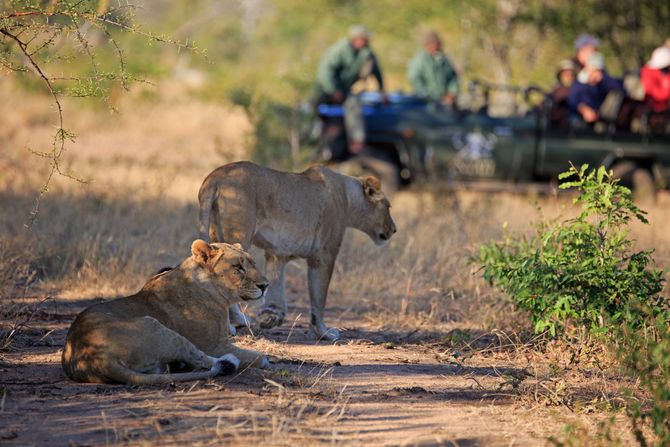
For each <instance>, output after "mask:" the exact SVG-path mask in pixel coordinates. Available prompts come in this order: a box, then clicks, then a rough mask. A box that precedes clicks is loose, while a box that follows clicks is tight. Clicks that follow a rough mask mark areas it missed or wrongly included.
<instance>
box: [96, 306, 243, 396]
mask: <svg viewBox="0 0 670 447" xmlns="http://www.w3.org/2000/svg"><path fill="white" fill-rule="evenodd" d="M132 323H133V326H134V327H133V329H134V332H135V331H137V332H139V333H140V334H141V335H142V337H141V338H140V339H139V340H138V339H137V338H135V340H136V343H134V344H133V343H128V344H126V346H125V347H126V348H127V351H126V352H125V353H120V352H119V353H118V354H119V355H115V356H113V357H114V358H110V359H109V362H108V368H109V371H107V374H106V375H107V377H108V378H109V379H111V381H114V382H120V383H128V384H135V385H146V384H160V383H171V382H180V381H188V380H201V379H208V378H211V377H214V376H217V375H220V374H231V373H233V372H235V371H236V370H237V369H238V368H239V366H240V360H239V359H238V358H237V357H235V356H234V355H232V354H227V355H224V356H221V357H212V356H209V355H207V354H205V353H204V352H202V351H201V350H200V349H198V348H197V347H196V346H195V345H194V344H193V343H191V341H189V340H188V339H187V338H186V337H184V336H183V335H181V334H179V333H178V332H175V331H173V330H172V329H169V328H167V327H166V326H164V325H163V324H161V323H160V322H159V321H158V320H156V319H155V318H152V317H148V316H147V317H141V318H137V319H135V320H134V321H133V322H132ZM123 354H125V355H123ZM177 362H180V363H184V364H186V365H188V367H189V368H191V369H193V372H186V373H175V374H169V373H167V374H166V373H162V371H165V370H166V368H167V365H168V364H170V363H177ZM144 372H150V373H149V374H146V373H144Z"/></svg>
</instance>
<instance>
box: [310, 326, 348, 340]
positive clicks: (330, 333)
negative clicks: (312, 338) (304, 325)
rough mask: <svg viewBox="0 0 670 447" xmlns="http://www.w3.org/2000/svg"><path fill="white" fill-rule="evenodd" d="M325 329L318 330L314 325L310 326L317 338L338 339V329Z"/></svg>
mask: <svg viewBox="0 0 670 447" xmlns="http://www.w3.org/2000/svg"><path fill="white" fill-rule="evenodd" d="M324 329H325V330H318V329H317V328H315V327H314V326H312V331H313V333H314V334H315V335H316V338H318V339H319V340H327V341H337V340H339V339H340V337H341V336H340V331H338V330H337V329H335V328H334V327H330V328H328V327H325V328H324Z"/></svg>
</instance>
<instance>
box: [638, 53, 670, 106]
mask: <svg viewBox="0 0 670 447" xmlns="http://www.w3.org/2000/svg"><path fill="white" fill-rule="evenodd" d="M640 80H641V81H642V85H643V86H644V100H645V103H647V104H648V105H649V106H650V107H651V109H652V110H653V111H654V112H665V111H667V110H669V109H670V48H668V47H666V46H662V47H658V48H656V49H655V50H654V51H653V53H651V59H649V61H648V62H647V63H646V64H645V65H644V66H643V67H642V69H641V70H640Z"/></svg>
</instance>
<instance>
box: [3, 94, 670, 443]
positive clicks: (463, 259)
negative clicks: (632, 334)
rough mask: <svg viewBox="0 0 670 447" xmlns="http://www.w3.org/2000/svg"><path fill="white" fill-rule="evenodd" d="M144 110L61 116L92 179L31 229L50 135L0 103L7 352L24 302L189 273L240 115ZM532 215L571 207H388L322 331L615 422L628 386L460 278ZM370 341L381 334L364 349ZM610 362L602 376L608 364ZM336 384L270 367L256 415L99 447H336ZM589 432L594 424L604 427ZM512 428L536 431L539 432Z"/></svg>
mask: <svg viewBox="0 0 670 447" xmlns="http://www.w3.org/2000/svg"><path fill="white" fill-rule="evenodd" d="M2 88H4V89H5V90H4V91H3V92H2V93H3V94H5V95H6V96H7V97H9V98H16V96H13V95H15V93H13V92H11V91H9V90H7V87H6V85H5V86H4V87H2ZM143 96H146V95H144V94H143V93H141V92H139V93H137V94H133V95H130V96H129V97H128V99H126V100H124V101H127V102H124V103H122V104H120V106H121V112H122V113H121V115H110V114H109V113H108V111H106V109H104V107H100V106H95V107H75V105H74V104H69V105H70V107H68V108H66V113H67V116H68V118H69V119H70V122H71V123H72V126H71V127H72V128H73V130H74V131H75V133H78V134H80V135H81V137H79V138H78V140H77V141H76V143H74V144H72V145H71V147H70V150H69V152H68V154H67V166H68V167H69V168H70V169H72V170H73V171H74V172H75V173H76V174H77V175H78V176H81V177H85V178H90V179H91V180H92V181H91V182H90V183H88V184H83V185H82V184H79V183H76V182H73V181H71V180H67V179H63V178H58V179H56V181H55V182H54V183H53V184H52V185H51V190H50V192H49V193H48V194H47V196H46V198H45V200H44V202H43V203H42V205H41V211H40V214H39V217H38V219H37V221H36V223H35V224H34V226H33V227H32V228H31V229H29V230H28V229H26V228H25V227H24V223H25V222H26V221H27V219H28V216H29V212H30V210H31V207H32V205H33V200H34V198H35V196H36V193H37V190H38V188H39V187H40V184H41V182H42V181H43V180H44V175H43V173H44V171H45V170H46V166H45V164H44V161H43V160H40V159H39V158H37V157H34V156H32V155H30V154H29V152H28V151H27V150H26V149H25V147H26V145H30V146H31V147H34V148H35V149H39V148H42V147H43V145H44V144H47V145H48V142H49V141H50V138H51V135H50V132H51V131H52V130H53V127H52V125H51V116H50V114H49V113H46V112H45V110H48V102H47V100H46V99H44V98H35V97H32V96H29V97H28V99H27V100H26V101H21V102H18V101H12V100H9V101H4V102H3V104H2V105H0V113H2V114H3V116H6V117H8V119H7V120H3V121H2V122H1V123H0V172H1V173H2V174H0V210H2V212H0V229H1V232H0V253H1V254H2V258H1V259H0V305H2V306H3V313H4V314H3V318H2V322H3V325H4V327H3V328H0V329H2V330H4V332H0V343H5V344H6V345H9V344H10V343H9V342H11V339H9V338H8V334H9V333H10V331H11V329H12V328H23V327H26V326H29V325H30V315H32V313H34V312H35V311H36V308H35V307H34V304H30V305H29V304H27V303H30V302H31V301H24V300H23V298H24V297H31V296H38V297H44V296H51V295H54V296H57V297H58V299H59V300H65V301H67V300H69V299H75V298H82V297H86V298H92V297H96V296H97V297H113V296H118V295H123V294H128V293H130V292H133V291H135V290H137V289H138V288H139V287H141V285H142V284H143V283H144V282H145V280H146V278H147V277H148V275H150V274H151V273H153V272H154V271H156V270H158V269H159V268H161V267H163V266H166V265H174V264H175V263H176V262H178V261H179V260H181V259H183V258H184V257H185V256H186V255H187V254H188V248H189V246H190V242H191V241H192V240H193V239H194V238H195V237H196V235H197V222H196V220H197V213H196V209H197V208H196V201H197V191H198V188H199V186H200V182H201V181H202V179H203V178H204V177H205V175H207V174H208V173H209V172H210V171H211V170H212V169H214V168H215V167H217V166H219V165H221V164H223V163H225V162H228V161H231V160H233V159H239V158H245V157H244V152H243V147H244V144H245V142H247V141H248V134H247V131H248V124H247V123H246V121H245V119H244V117H243V116H242V115H241V114H240V112H239V111H236V110H233V109H230V108H227V107H223V106H217V105H212V104H205V103H199V102H194V101H193V100H187V99H183V98H182V97H180V96H178V95H176V96H174V97H172V98H170V97H168V98H161V99H158V98H155V97H153V96H152V97H151V98H149V99H143ZM9 104H11V107H10V106H9ZM45 107H46V109H45ZM669 202H670V200H669V199H668V197H667V196H663V197H661V199H660V201H659V204H658V205H657V206H656V207H654V208H653V209H651V210H650V216H649V217H650V221H651V222H652V224H651V226H648V227H647V226H641V225H640V226H636V227H635V228H634V230H633V234H634V237H635V238H636V240H637V241H638V244H639V246H640V247H641V248H655V249H656V250H657V251H656V256H655V258H656V259H657V261H658V263H659V265H660V266H661V267H666V268H667V267H670V232H669V231H667V229H668V228H667V225H668V224H667V222H670V208H669V207H668V206H667V205H668V203H669ZM538 203H539V204H540V205H541V206H542V208H543V210H544V211H545V212H546V213H548V214H550V215H557V214H559V213H561V212H562V211H563V210H564V209H565V208H566V207H569V205H570V200H569V198H566V197H558V198H557V197H526V196H519V195H511V194H477V193H457V194H450V195H445V194H444V193H433V192H431V191H423V192H416V191H414V192H409V193H399V194H397V196H396V197H394V199H393V209H392V213H393V215H394V217H395V219H396V221H397V224H398V229H399V231H398V234H397V235H396V236H395V237H394V239H393V241H392V242H391V244H390V245H389V246H388V247H385V248H378V247H375V246H373V245H372V244H370V243H369V242H368V241H367V240H366V237H365V236H364V235H362V234H358V233H355V232H351V234H349V235H348V236H347V238H346V240H345V243H344V245H343V247H342V251H341V253H340V257H339V260H338V264H337V268H336V271H335V274H334V278H333V282H332V285H331V292H330V295H329V309H331V311H330V312H329V315H330V316H329V319H330V323H331V324H334V325H338V326H346V325H347V323H348V322H349V321H351V320H352V319H354V318H353V317H355V319H357V320H356V321H361V322H362V323H361V324H362V325H363V326H364V327H365V330H359V329H356V328H352V329H353V330H352V333H353V334H354V337H353V340H350V341H349V345H347V346H348V347H349V348H356V347H359V346H360V348H361V349H364V348H365V347H366V346H368V345H367V344H368V343H369V344H370V346H377V345H382V346H384V348H386V349H388V351H389V352H395V353H401V354H402V353H404V352H405V351H404V350H403V349H404V348H403V346H409V348H407V349H408V350H412V351H413V352H422V353H425V354H426V355H427V356H429V357H432V358H434V359H436V361H437V362H438V363H440V364H443V365H447V366H449V365H460V366H455V367H456V368H463V371H466V370H467V369H468V368H488V366H487V365H489V364H490V363H491V362H502V363H503V364H509V365H516V366H518V368H520V370H522V371H525V372H524V373H522V374H520V375H519V374H518V373H514V374H511V373H508V372H505V371H502V372H498V371H497V370H495V369H494V370H491V372H490V374H489V375H487V376H486V377H487V379H486V380H488V382H487V381H486V380H484V381H482V380H483V379H482V378H481V377H478V376H476V375H472V376H468V375H467V374H465V383H467V384H469V386H471V387H472V389H473V390H474V391H473V392H477V391H480V390H479V388H481V389H482V390H485V391H486V393H500V394H501V396H502V395H504V396H506V398H512V399H515V400H516V402H519V404H520V405H522V406H526V407H528V408H531V409H532V408H545V407H558V408H563V407H565V408H569V409H570V411H571V412H575V413H579V414H584V415H586V414H599V415H601V414H603V412H610V411H614V410H615V409H616V408H619V407H620V392H619V388H620V386H621V385H622V383H624V382H625V381H624V382H622V380H623V379H621V378H620V377H619V376H613V375H612V374H614V373H612V370H611V369H608V368H605V369H604V370H603V372H601V373H594V372H593V371H598V370H599V369H598V368H601V367H602V365H596V366H593V365H592V364H589V363H588V362H587V361H586V359H591V360H593V358H596V357H597V358H601V357H599V355H600V354H598V356H595V355H593V352H588V353H587V354H584V353H582V354H579V355H581V356H582V357H583V359H582V360H581V365H583V366H584V368H585V369H584V371H586V372H584V371H582V370H575V369H574V363H575V361H574V352H572V353H571V352H569V351H568V350H567V349H566V347H565V346H558V345H552V344H549V345H544V346H545V347H544V348H542V349H538V347H537V346H538V344H537V343H535V340H533V339H532V338H531V337H530V336H529V333H528V331H527V328H528V326H527V323H526V320H525V318H524V316H523V315H519V314H518V313H516V312H515V311H514V310H513V308H512V306H511V304H510V303H509V301H508V300H506V299H504V298H503V297H502V296H500V295H499V294H498V293H496V292H494V291H492V290H491V289H489V288H488V287H487V286H486V285H485V284H483V283H482V281H481V280H479V278H478V275H477V274H476V268H475V267H473V266H471V265H469V264H468V261H467V259H468V255H469V254H470V253H472V251H473V250H475V249H476V247H477V246H478V244H480V243H481V242H484V241H488V240H490V239H492V238H498V237H500V236H501V235H502V225H503V223H505V222H506V223H507V228H508V231H512V232H517V231H527V230H528V228H529V226H530V225H531V222H532V220H535V219H536V218H537V214H536V212H535V210H536V206H537V204H538ZM288 289H289V293H290V294H292V295H296V294H297V295H299V299H298V301H297V302H294V303H292V304H293V305H295V306H297V307H299V308H300V307H301V306H302V307H305V306H306V304H307V298H306V296H305V293H304V291H305V289H306V285H305V265H304V263H302V262H293V263H291V265H290V268H289V279H288ZM39 299H40V298H38V302H39ZM11 303H14V304H11ZM32 303H34V301H32ZM12 306H13V307H12ZM30 306H33V307H30ZM292 323H293V324H292ZM305 323H306V318H305V316H304V315H303V316H302V317H301V318H296V321H294V322H288V323H287V324H285V326H287V327H288V329H287V334H285V335H283V336H282V337H283V340H284V341H286V340H288V339H289V338H291V337H293V335H292V332H293V331H294V327H295V332H296V333H297V332H299V331H302V330H303V329H301V328H304V327H305ZM357 330H359V333H358V334H357V332H356V331H357ZM377 334H384V335H383V337H382V338H375V337H377V336H378V335H377ZM357 335H358V336H357ZM43 337H46V335H44V336H43ZM3 340H5V341H3ZM250 343H252V344H255V345H256V346H255V347H256V348H257V349H261V350H263V351H265V352H268V353H269V354H271V355H274V356H276V357H278V358H284V359H290V357H291V356H290V352H289V351H290V350H289V349H288V348H287V344H284V343H277V342H272V341H268V340H264V339H262V338H261V339H255V338H252V339H251V341H250ZM4 347H5V348H7V346H4ZM401 348H402V349H401ZM408 355H409V354H408ZM605 357H606V356H605ZM605 357H603V360H602V361H603V362H605V363H607V361H606V358H605ZM408 358H410V360H408V361H409V362H410V363H411V361H412V360H411V357H408ZM295 360H296V361H297V360H299V359H295ZM604 371H607V373H606V372H604ZM331 376H332V367H331V366H328V365H325V366H324V365H323V364H320V363H316V366H315V364H304V365H302V364H299V365H298V366H297V367H295V368H292V369H279V370H278V371H275V372H274V373H272V374H270V375H266V376H263V377H261V378H260V379H259V380H260V382H259V383H261V386H262V387H263V388H264V389H265V390H267V391H266V392H265V394H266V396H265V398H264V399H263V400H260V401H258V402H255V403H251V404H248V405H245V406H244V407H235V408H233V407H229V406H226V407H222V408H220V409H215V410H212V411H211V412H210V413H208V414H207V415H206V416H207V419H206V421H207V422H206V423H203V425H202V426H199V427H196V428H197V429H198V430H200V432H198V434H196V431H197V430H195V429H194V430H193V431H192V432H191V431H188V430H187V432H184V431H182V432H180V433H181V434H180V435H179V436H177V435H176V434H174V433H173V434H170V430H168V428H169V427H167V428H166V427H164V426H162V425H161V423H159V422H152V424H154V425H152V427H153V428H148V429H142V430H144V431H142V430H140V431H139V432H138V433H139V434H133V432H132V430H131V429H128V428H127V427H128V426H127V425H126V426H122V425H114V422H113V421H112V420H111V419H109V420H108V422H107V426H106V427H107V428H105V436H107V437H108V438H109V441H110V442H122V443H123V442H139V443H141V442H144V440H147V441H146V442H149V443H150V442H152V441H151V440H154V441H155V440H156V439H162V440H164V441H165V442H167V443H170V442H181V441H183V440H184V439H186V438H185V436H186V437H188V436H190V435H188V433H191V434H192V438H189V439H197V440H200V441H198V442H196V444H198V443H206V442H212V441H211V440H212V439H214V440H219V441H221V442H226V443H231V444H248V443H249V442H259V443H260V442H263V443H269V444H272V445H277V444H289V443H290V444H292V445H311V444H315V443H317V441H318V442H320V443H324V444H325V443H332V444H337V443H345V444H346V441H343V439H347V438H342V437H341V436H340V434H338V429H337V427H338V423H339V422H340V421H341V418H343V417H344V416H345V415H346V414H347V413H348V411H349V406H348V397H347V396H348V393H347V391H346V390H345V389H344V388H343V387H342V386H341V382H336V381H333V380H332V377H331ZM468 377H469V378H468ZM338 383H339V384H338ZM257 385H258V383H256V382H254V385H253V386H257ZM417 389H418V388H417ZM414 391H416V390H414ZM414 391H413V392H414ZM419 391H420V389H419ZM424 391H425V390H424ZM398 392H400V391H398ZM403 392H404V391H403ZM267 393H271V396H272V397H271V398H268V396H267ZM486 393H483V395H484V396H485V395H486ZM196 397H197V396H196ZM485 398H486V397H482V399H485ZM251 402H253V400H252V401H251ZM491 405H493V404H491ZM361 408H363V407H361ZM492 408H493V407H492ZM361 411H362V410H361ZM492 411H493V410H492ZM496 411H497V410H496ZM496 414H497V413H496ZM598 418H600V419H598ZM598 418H596V419H594V420H592V421H591V422H590V423H587V426H593V425H594V424H596V423H597V420H601V419H602V416H598ZM158 419H160V418H158ZM158 419H157V420H158ZM143 420H144V419H143ZM594 421H595V422H594ZM515 423H517V424H522V425H523V424H526V425H528V427H531V426H533V422H532V420H531V421H527V422H524V421H516V422H515ZM156 424H158V425H156ZM589 424H590V425H589ZM124 427H125V428H124ZM124 430H125V431H124ZM129 430H130V431H129ZM147 430H148V431H147ZM184 430H186V429H185V428H184ZM436 430H437V429H436ZM529 430H530V428H529ZM147 433H150V434H147ZM184 433H186V434H184ZM203 433H204V434H203ZM436 433H441V432H439V430H438V431H437V432H436ZM187 435H188V436H187ZM156 436H158V438H156ZM205 440H209V441H205ZM103 441H104V439H103ZM201 441H202V442H201ZM214 442H215V443H216V441H214ZM466 445H467V444H466Z"/></svg>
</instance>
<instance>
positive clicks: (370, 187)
mask: <svg viewBox="0 0 670 447" xmlns="http://www.w3.org/2000/svg"><path fill="white" fill-rule="evenodd" d="M198 200H199V202H200V228H199V231H200V237H201V238H203V239H205V238H206V237H207V235H208V234H209V238H210V240H212V241H225V242H228V243H239V244H241V245H242V247H243V248H244V249H245V250H248V249H250V247H251V245H256V246H257V247H259V248H262V249H263V250H264V251H265V258H266V275H267V276H268V277H269V279H270V288H269V290H268V294H267V297H266V305H265V306H264V308H263V309H262V310H261V312H260V315H259V320H260V325H261V327H263V328H271V327H274V326H279V325H280V324H282V322H283V320H284V317H285V316H286V313H287V306H286V298H285V296H284V280H285V267H286V264H287V262H288V261H289V260H291V259H294V258H304V259H306V260H307V266H308V271H307V277H308V282H309V297H310V311H311V320H310V328H311V330H312V331H313V332H314V334H315V335H316V336H317V337H318V338H319V339H321V338H323V339H327V340H337V339H338V338H339V337H340V334H339V332H338V331H337V329H334V328H328V327H327V326H326V325H325V323H324V321H323V312H324V307H325V305H326V295H327V293H328V286H329V284H330V278H331V275H332V273H333V266H334V265H335V259H336V258H337V254H338V251H339V249H340V245H341V244H342V239H343V237H344V232H345V230H346V229H347V228H349V227H351V228H355V229H358V230H360V231H362V232H364V233H366V234H367V235H368V236H369V237H370V238H371V239H372V240H373V241H374V242H375V243H377V244H379V245H382V244H385V243H386V242H388V240H389V239H390V238H391V236H392V235H393V234H394V233H395V232H396V226H395V223H394V222H393V219H392V218H391V213H390V208H391V204H390V203H389V201H388V199H387V198H386V196H385V195H384V193H383V192H382V189H381V183H380V182H379V180H377V179H376V178H375V177H372V176H369V177H363V178H356V177H350V176H348V175H343V174H340V173H337V172H334V171H332V170H330V169H328V168H325V167H322V166H315V167H311V168H309V169H307V170H306V171H304V172H301V173H289V172H280V171H275V170H273V169H269V168H265V167H262V166H259V165H256V164H254V163H251V162H236V163H230V164H227V165H224V166H221V167H219V168H217V169H216V170H214V171H213V172H212V173H211V174H209V175H208V176H207V177H206V178H205V180H204V181H203V183H202V186H201V187H200V191H199V193H198ZM231 316H232V317H233V318H234V319H235V322H236V323H238V324H247V321H246V318H245V317H244V315H243V314H242V313H241V312H240V311H239V308H235V307H233V308H232V309H231Z"/></svg>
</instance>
